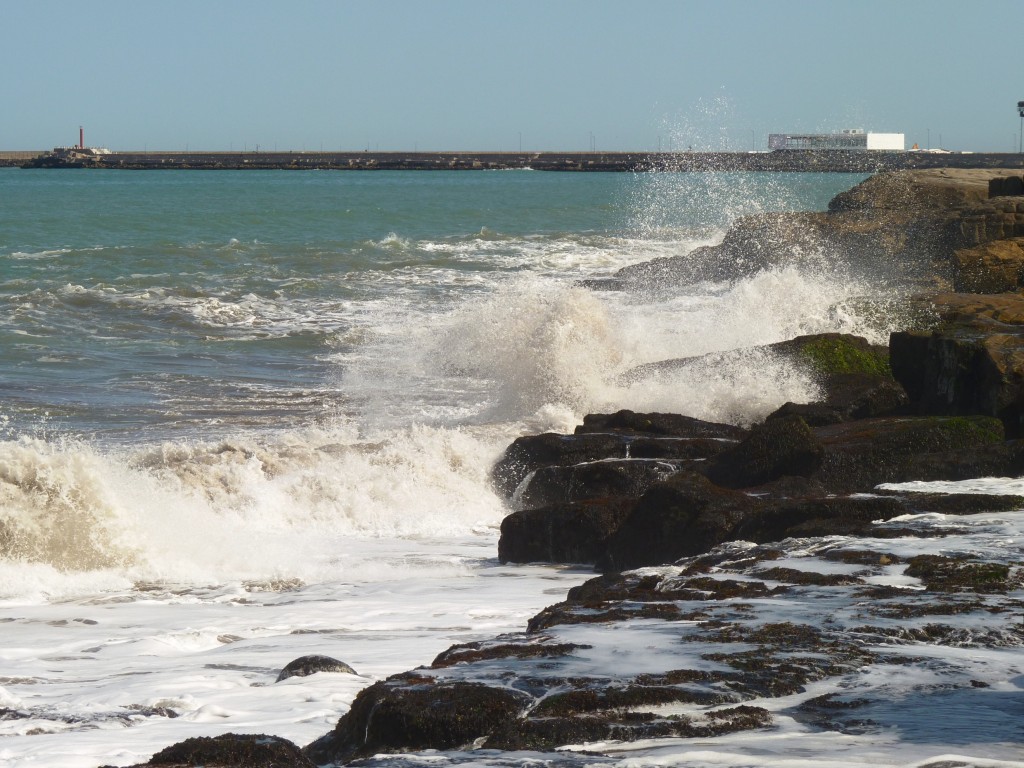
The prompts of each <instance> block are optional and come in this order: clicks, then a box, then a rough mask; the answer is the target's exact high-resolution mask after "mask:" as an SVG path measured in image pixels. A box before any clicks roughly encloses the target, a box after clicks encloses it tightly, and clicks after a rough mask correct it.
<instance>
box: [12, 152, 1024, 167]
mask: <svg viewBox="0 0 1024 768" xmlns="http://www.w3.org/2000/svg"><path fill="white" fill-rule="evenodd" d="M68 149H71V150H72V151H68ZM0 164H4V165H15V166H19V167H22V168H100V169H104V168H105V169H120V170H171V169H190V170H193V169H194V170H460V171H461V170H516V169H522V170H526V169H529V170H535V171H574V172H579V171H606V172H608V171H611V172H615V171H618V172H623V171H625V172H644V171H695V172H699V171H780V172H784V171H789V172H830V173H874V172H876V171H880V170H896V169H914V168H940V167H949V168H1021V167H1024V155H1021V154H1016V153H970V152H963V153H955V152H952V153H949V152H942V153H938V152H928V151H850V150H818V149H814V150H790V149H785V150H773V151H768V152H692V151H685V152H597V151H588V152H401V151H390V152H369V151H360V152H296V151H290V152H264V151H247V152H168V151H160V152H150V151H144V152H118V151H110V150H102V151H100V150H96V149H94V148H89V147H82V148H63V149H62V151H59V152H58V151H50V152H41V153H32V152H8V153H4V152H0Z"/></svg>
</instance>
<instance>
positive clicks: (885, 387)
mask: <svg viewBox="0 0 1024 768" xmlns="http://www.w3.org/2000/svg"><path fill="white" fill-rule="evenodd" d="M823 390H824V391H823V393H822V396H821V398H820V399H819V400H818V401H816V402H813V403H785V404H783V405H782V406H781V407H780V408H779V409H778V410H776V411H775V412H774V413H772V414H770V415H769V416H768V420H771V419H777V418H782V417H785V416H799V417H800V418H802V419H803V420H804V421H805V422H806V423H807V425H808V426H811V427H820V426H825V425H827V424H838V423H840V422H844V421H854V420H857V419H870V418H874V417H877V416H884V415H887V414H893V413H898V412H900V411H902V410H903V409H905V408H906V406H907V404H908V403H909V398H908V397H907V393H906V392H905V391H904V390H903V387H902V386H901V385H900V384H899V383H898V382H897V381H895V380H894V379H893V378H892V377H891V376H881V375H877V374H870V373H840V374H835V375H833V376H830V377H828V379H827V380H826V383H825V384H824V385H823Z"/></svg>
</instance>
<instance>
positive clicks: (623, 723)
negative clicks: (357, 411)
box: [150, 169, 1024, 766]
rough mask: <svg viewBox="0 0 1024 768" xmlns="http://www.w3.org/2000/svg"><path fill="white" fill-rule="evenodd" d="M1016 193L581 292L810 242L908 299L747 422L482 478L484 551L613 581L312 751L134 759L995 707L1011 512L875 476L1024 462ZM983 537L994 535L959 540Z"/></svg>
mask: <svg viewBox="0 0 1024 768" xmlns="http://www.w3.org/2000/svg"><path fill="white" fill-rule="evenodd" d="M1022 193H1024V179H1022V178H1021V177H1019V176H1013V177H1006V174H1005V173H996V172H989V171H981V170H972V171H957V170H950V169H943V170H931V171H914V172H889V173H882V174H878V175H876V176H873V177H872V178H870V179H868V180H867V181H865V182H863V183H862V184H860V185H859V186H857V187H855V188H854V189H852V190H850V191H849V192H846V193H843V194H841V195H839V196H837V197H836V198H835V199H834V200H833V201H832V203H831V205H830V206H829V210H828V211H827V212H823V213H771V214H761V215H755V216H751V217H747V218H745V219H742V220H740V221H739V222H737V224H736V226H735V227H734V228H733V230H732V231H731V232H730V233H729V234H728V235H727V236H726V238H725V239H724V241H723V242H722V243H721V244H719V245H715V246H710V247H707V248H704V249H699V250H698V251H696V252H694V253H693V254H691V255H690V256H688V257H686V258H674V259H673V258H670V259H663V260H659V261H655V262H650V263H647V264H642V265H637V266H634V267H629V268H627V269H624V270H622V271H621V272H620V273H619V275H618V276H616V278H614V279H613V280H611V281H602V282H600V283H598V284H595V285H594V286H593V287H594V288H595V289H615V290H636V289H647V288H649V287H650V286H651V285H655V284H656V285H658V286H660V287H661V288H662V289H664V288H665V287H666V286H670V285H671V283H672V282H673V281H679V282H686V281H688V280H692V279H694V278H695V277H698V276H700V275H711V276H713V277H715V278H716V279H729V278H731V277H741V276H744V275H749V274H752V273H754V272H756V271H758V270H763V269H767V268H771V267H773V266H777V265H782V264H786V263H792V262H793V261H794V260H799V259H802V258H805V256H804V254H806V253H808V252H809V251H810V250H812V249H808V248H807V247H806V246H807V245H808V244H809V243H811V242H814V243H817V244H827V246H828V252H829V253H835V254H838V255H839V256H840V257H842V258H845V259H848V260H850V262H851V265H852V267H853V268H855V269H860V270H864V271H866V272H872V273H874V274H883V275H885V276H886V277H887V278H889V279H891V280H893V281H895V282H896V283H898V284H900V285H902V286H903V287H904V288H905V291H906V293H905V295H906V298H905V299H903V300H901V301H900V302H899V303H900V306H899V307H896V308H894V311H900V312H901V313H902V314H901V317H905V318H906V327H905V328H904V329H902V330H900V331H898V332H896V333H893V334H892V336H891V338H890V343H889V345H888V346H878V345H873V344H870V343H868V341H866V340H865V339H863V338H859V337H856V336H850V335H844V334H820V335H814V336H802V337H798V338H795V339H792V340H789V341H786V342H782V343H779V344H774V345H771V346H770V347H768V348H764V349H762V350H761V352H762V353H764V354H771V355H775V356H781V357H785V358H788V359H790V360H791V361H793V362H794V363H795V364H797V365H800V366H803V367H804V368H805V369H806V370H808V371H809V372H812V373H813V374H814V375H815V376H816V377H817V380H818V382H819V383H820V386H821V392H822V395H821V397H820V399H818V400H817V401H815V402H808V403H786V404H784V405H783V406H781V407H780V408H779V409H778V410H777V411H776V412H774V413H772V414H771V415H769V416H768V417H767V418H766V419H765V420H764V421H763V422H762V423H760V424H755V425H752V426H749V427H738V426H735V425H728V424H715V423H709V422H704V421H700V420H697V419H694V418H690V417H688V416H686V415H685V414H662V413H634V412H632V411H619V412H617V413H610V414H591V415H588V416H587V417H585V418H584V420H583V423H582V424H580V425H579V426H577V427H576V429H575V431H574V432H573V433H572V434H551V433H549V434H541V435H531V436H524V437H521V438H519V439H517V440H516V441H515V442H514V443H513V444H512V445H510V446H509V447H508V449H507V450H506V451H505V454H504V456H503V457H502V458H501V459H500V460H499V461H498V463H497V464H496V465H495V467H494V469H493V482H494V487H495V488H496V490H497V491H498V492H499V493H501V494H502V495H504V496H505V497H506V498H507V499H508V502H509V504H510V505H511V506H512V507H513V509H514V511H513V512H512V513H511V514H510V515H509V516H508V517H507V518H506V519H505V521H504V523H503V525H502V536H501V541H500V545H499V557H500V558H501V560H503V561H506V562H530V561H546V562H556V563H558V562H560V563H577V564H578V563H590V564H593V565H594V566H595V567H596V569H597V570H598V571H599V572H600V574H601V575H599V576H597V577H596V578H594V579H592V580H591V581H589V582H587V583H585V584H583V585H582V586H580V587H577V588H574V589H573V590H571V591H570V592H569V593H568V595H567V596H566V598H565V600H563V601H562V602H560V603H558V604H556V605H552V606H550V607H549V608H547V609H545V610H544V611H542V612H541V613H540V614H538V615H537V616H536V617H534V618H533V619H532V620H531V621H530V622H529V624H528V626H527V627H526V628H525V630H524V631H523V632H521V633H516V634H512V635H505V636H501V637H496V638H493V639H491V640H487V641H482V642H477V643H471V644H467V645H459V646H455V647H452V648H450V649H448V650H447V651H445V652H443V653H441V654H440V655H439V656H438V657H437V658H436V659H435V660H434V662H433V663H432V664H431V665H429V666H428V667H423V668H419V669H416V670H412V671H409V672H406V673H402V674H398V675H394V676H392V677H390V678H388V679H386V680H382V681H379V682H377V683H375V684H373V685H371V686H370V687H369V688H366V689H365V690H363V691H362V692H361V693H360V694H359V696H358V697H357V698H356V700H355V701H354V703H353V705H352V707H351V709H350V711H349V712H348V713H346V714H345V715H344V716H343V717H342V718H341V719H340V721H339V722H338V724H337V726H336V728H335V729H334V730H333V731H332V732H331V733H329V734H326V735H324V736H323V737H322V738H320V739H318V740H317V741H315V742H313V743H312V744H311V745H308V746H307V747H305V748H304V749H299V748H297V747H296V746H295V745H292V744H290V743H288V742H285V741H284V740H281V739H275V738H273V737H260V738H255V737H243V736H237V735H232V734H227V735H225V736H222V737H219V738H203V739H190V740H188V741H186V742H183V743H181V744H178V745H175V746H174V747H170V748H168V749H167V750H164V752H161V753H159V754H158V755H157V756H155V757H154V758H153V762H151V763H150V765H180V766H185V765H188V766H192V765H225V766H228V765H257V764H259V765H263V764H266V765H271V764H273V765H294V766H312V765H328V764H330V765H335V764H342V763H347V762H351V761H353V760H367V763H364V764H379V765H387V764H388V763H387V762H386V758H379V757H378V758H372V756H373V755H376V754H378V753H401V752H409V751H417V750H428V749H439V750H474V749H485V750H540V751H549V750H554V749H556V748H560V747H564V746H565V745H586V746H585V749H587V750H588V752H589V753H591V754H592V753H595V752H596V753H600V752H602V750H603V746H602V745H607V744H608V743H609V742H617V743H621V742H630V741H637V740H648V739H655V738H666V737H671V738H674V739H682V740H686V739H702V740H706V739H708V738H710V737H715V736H722V735H727V734H731V733H737V732H742V731H756V730H758V729H765V728H769V727H772V726H773V724H776V723H777V722H778V721H779V720H780V719H782V720H785V721H786V722H788V723H798V724H800V727H802V728H805V729H809V730H812V731H814V732H819V733H820V732H831V733H835V734H843V735H844V737H848V738H852V737H855V736H856V735H858V734H865V733H866V734H870V733H871V732H872V730H871V729H872V728H873V727H875V728H878V727H884V713H885V712H888V711H890V710H891V707H892V706H893V701H892V700H891V695H892V693H891V690H890V689H889V688H888V687H887V681H889V680H891V679H893V677H894V676H896V677H898V676H899V675H901V674H903V673H902V672H901V671H900V670H903V669H906V668H907V667H908V666H914V668H915V675H917V677H915V678H914V679H915V688H914V691H915V694H914V695H915V696H918V697H920V699H919V700H917V702H916V704H915V705H914V706H917V707H921V708H923V709H926V708H927V707H928V706H930V703H929V702H930V699H929V698H928V695H929V692H931V691H934V692H938V693H936V695H939V694H941V696H942V697H943V698H942V702H943V707H944V708H945V710H944V711H946V712H947V714H948V717H949V720H948V722H947V723H945V724H944V725H943V728H944V729H945V730H948V729H955V728H956V727H957V726H956V722H957V718H958V715H957V713H963V714H966V713H969V712H971V711H975V710H976V708H977V707H979V706H986V702H988V701H989V700H990V699H985V698H984V697H985V696H986V695H989V696H994V695H996V694H995V693H992V694H989V693H988V692H989V691H990V690H992V691H995V690H996V688H997V687H998V686H999V685H1000V684H1001V683H1000V680H1005V679H1007V678H1006V675H1008V674H1009V675H1010V676H1012V675H1013V674H1016V673H1014V672H1013V670H1014V669H1016V667H1014V663H1015V662H1013V659H1014V658H1018V659H1019V654H1020V649H1021V647H1022V646H1024V624H1021V622H1020V612H1021V601H1020V595H1021V590H1022V588H1024V562H1022V561H1021V558H1020V551H1019V547H1016V546H1010V545H1007V546H1005V547H1003V548H1000V546H1002V545H999V544H997V542H999V541H1004V542H1005V541H1007V540H1010V539H1007V534H1006V532H1005V530H1003V529H1002V528H1000V526H1001V525H1005V520H1003V522H1000V520H1001V519H1002V518H1000V517H999V516H1000V515H1019V514H1020V513H1021V510H1022V509H1024V498H1022V497H1019V496H996V495H969V494H958V493H949V494H937V493H923V492H910V491H906V490H884V489H882V488H880V487H879V486H880V485H882V484H886V483H899V482H906V481H914V480H923V481H935V480H962V479H969V478H979V477H986V476H997V477H998V476H1014V477H1016V476H1020V475H1021V474H1024V439H1022V438H1024V434H1022V433H1024V293H1022V289H1024V194H1022ZM698 363H703V364H706V363H707V360H704V359H682V360H667V361H663V362H660V363H655V364H650V365H647V366H643V367H642V368H640V369H637V370H635V371H633V372H632V373H631V374H630V375H631V376H633V377H635V378H636V379H637V380H643V379H644V378H655V377H658V376H663V375H667V374H670V373H671V372H672V371H673V370H678V369H679V368H680V367H685V366H688V365H693V364H698ZM922 513H924V514H922ZM931 518H940V519H941V521H942V522H941V523H940V524H937V523H936V522H935V521H934V520H933V519H931ZM988 535H991V537H992V538H990V539H986V541H988V542H989V544H988V545H987V546H986V547H977V546H975V545H973V544H972V543H971V542H972V538H971V537H973V536H988ZM907 541H911V542H913V545H912V546H907V545H906V544H905V542H907ZM957 542H963V543H961V544H957ZM949 648H954V649H963V648H967V649H973V650H972V653H981V652H984V653H985V654H988V658H990V659H991V660H992V661H991V666H990V667H987V668H985V669H986V670H988V671H985V670H981V668H979V667H977V666H974V667H971V666H970V665H965V666H959V667H958V666H956V663H954V662H953V661H950V659H958V658H962V654H961V655H959V656H958V655H955V654H954V655H951V656H949V657H946V662H945V663H946V664H947V666H945V667H942V668H941V669H938V668H937V667H935V665H932V664H930V663H929V662H928V661H927V660H928V659H934V658H935V657H936V655H939V654H941V653H942V652H943V649H949ZM992 700H994V699H992ZM879 720H880V721H881V723H882V725H879ZM967 720H970V718H969V717H968V718H967ZM977 727H978V726H977V725H972V726H971V728H972V729H976V728H977ZM1013 727H1016V726H1013ZM1013 727H1011V728H1010V729H1009V730H1006V728H1005V727H1004V726H1001V725H999V724H998V723H997V722H993V723H991V724H985V725H984V726H983V728H987V729H988V730H986V731H985V733H984V734H983V739H982V741H987V743H996V742H1000V743H1002V742H1005V743H1007V744H1010V749H1011V750H1012V749H1013V746H1012V743H1013V742H1014V741H1018V736H1019V733H1018V732H1017V731H1014V730H1013ZM971 736H972V737H974V736H976V734H971ZM702 744H703V748H707V741H702ZM491 754H492V756H493V753H491ZM1007 754H1011V753H1007ZM1018 755H1019V753H1018ZM996 756H997V757H998V755H996ZM591 759H592V760H597V761H600V760H601V758H600V757H597V756H592V758H591ZM259 760H263V761H264V762H259ZM375 761H380V762H375ZM495 764H498V763H495Z"/></svg>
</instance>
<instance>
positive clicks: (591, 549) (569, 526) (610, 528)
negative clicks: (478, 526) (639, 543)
mask: <svg viewBox="0 0 1024 768" xmlns="http://www.w3.org/2000/svg"><path fill="white" fill-rule="evenodd" d="M633 504H634V499H630V498H601V499H589V500H587V501H579V502H574V503H565V504H556V505H553V506H548V507H541V508H539V509H524V510H520V511H518V512H513V513H512V514H510V515H508V516H507V517H506V518H505V519H504V520H502V521H501V538H500V539H499V540H498V559H499V560H500V561H501V562H503V563H509V562H512V563H533V562H548V563H587V564H593V563H596V562H597V561H598V559H599V558H600V557H601V556H602V554H603V553H604V548H605V540H606V539H607V538H608V537H609V536H611V535H612V534H613V533H614V532H615V531H616V530H618V528H619V525H621V523H622V521H623V520H624V519H625V518H626V517H627V516H628V515H629V513H630V512H631V511H632V509H633Z"/></svg>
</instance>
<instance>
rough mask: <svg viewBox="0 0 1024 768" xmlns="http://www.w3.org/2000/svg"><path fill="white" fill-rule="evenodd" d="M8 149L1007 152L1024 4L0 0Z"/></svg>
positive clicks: (1023, 79) (1014, 119)
mask: <svg viewBox="0 0 1024 768" xmlns="http://www.w3.org/2000/svg"><path fill="white" fill-rule="evenodd" d="M0 29H2V30H3V36H2V42H0V66H2V71H3V72H4V76H3V81H2V82H3V88H2V89H0V93H2V107H0V149H9V150H13V149H45V148H49V147H52V146H55V145H62V144H72V143H76V142H77V140H78V126H79V125H83V126H85V132H86V143H87V144H91V145H97V146H107V147H110V148H111V149H121V150H128V149H151V150H152V149H185V148H186V147H188V148H190V149H206V150H228V149H235V150H239V149H250V150H251V149H253V148H255V146H256V145H257V144H259V145H260V147H261V148H264V149H268V150H269V149H274V148H277V149H296V150H300V149H307V150H319V149H320V148H321V147H322V148H323V149H325V150H338V149H346V150H352V149H366V148H369V149H380V150H392V149H401V150H404V149H414V148H418V149H421V150H455V149H465V150H517V149H519V147H520V146H522V148H523V149H524V150H583V149H587V148H588V147H590V146H591V145H593V146H595V147H596V148H598V149H604V150H627V149H637V150H650V149H657V148H658V147H659V146H661V147H662V148H664V149H669V148H675V149H681V148H685V147H687V146H692V147H693V148H694V149H709V148H713V149H721V148H728V149H739V150H745V149H750V148H752V147H755V146H756V147H757V148H759V149H761V148H764V147H765V145H766V141H767V135H768V133H772V132H785V131H823V132H824V131H831V130H837V129H840V128H845V127H850V128H865V129H867V130H873V131H882V132H903V133H905V134H906V136H907V146H908V147H909V146H910V145H911V144H912V143H914V142H917V143H919V144H920V145H921V147H922V148H923V147H926V146H928V145H930V146H932V147H937V146H939V142H940V140H941V142H942V145H943V146H945V147H947V148H950V149H968V150H975V151H997V152H1009V151H1013V150H1015V148H1016V146H1017V141H1018V136H1017V132H1018V130H1019V128H1020V119H1019V117H1018V115H1017V111H1016V103H1017V101H1018V100H1024V45H1022V43H1021V33H1022V31H1024V0H974V2H966V0H773V1H772V2H760V1H758V0H675V1H674V2H672V1H669V0H630V1H629V2H626V1H621V2H608V1H606V0H517V1H516V2H504V1H499V0H433V1H430V0H406V1H405V2H397V1H395V0H372V1H371V0H349V1H345V0H292V1H290V2H270V1H269V0H94V1H93V2H89V1H87V0H80V1H79V2H71V1H57V0H0Z"/></svg>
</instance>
